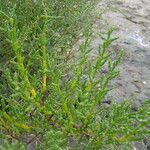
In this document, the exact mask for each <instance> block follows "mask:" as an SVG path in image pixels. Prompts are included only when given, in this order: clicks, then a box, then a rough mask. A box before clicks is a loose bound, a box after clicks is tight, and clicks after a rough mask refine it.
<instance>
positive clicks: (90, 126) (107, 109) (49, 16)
mask: <svg viewBox="0 0 150 150" xmlns="http://www.w3.org/2000/svg"><path fill="white" fill-rule="evenodd" d="M67 2H68V1H67V0H65V1H62V2H59V1H51V2H48V1H46V0H45V1H26V2H25V1H22V3H23V5H25V6H26V7H25V6H23V5H22V3H19V2H17V1H14V3H16V6H15V5H14V6H13V7H11V6H10V7H11V9H10V8H8V9H9V11H10V12H7V10H5V9H6V8H5V7H3V8H1V10H0V18H1V19H2V21H3V22H1V23H0V25H1V27H0V34H2V35H3V36H4V37H5V38H4V39H3V40H4V41H3V42H6V43H7V44H8V47H9V48H10V51H11V53H12V56H9V60H8V61H7V62H6V63H4V65H3V66H2V74H1V79H0V80H1V83H0V88H1V89H0V90H1V95H0V98H1V110H0V129H1V131H2V134H1V137H2V139H4V141H3V144H2V149H15V148H17V149H25V147H26V146H27V145H29V144H30V143H32V142H33V141H36V144H35V145H34V147H35V148H36V149H40V150H42V149H50V150H55V149H89V150H91V149H95V150H96V149H115V148H116V147H119V146H120V145H124V146H125V147H127V148H128V147H130V145H131V142H132V141H136V140H141V139H143V138H144V137H145V136H146V135H147V134H149V131H148V130H147V126H148V124H149V122H148V118H149V112H150V110H149V101H148V102H146V103H145V104H143V106H142V107H141V108H139V110H138V111H137V112H133V111H132V105H131V104H130V103H129V102H127V101H125V102H123V103H121V104H117V103H115V102H112V103H111V104H109V105H105V104H104V100H105V98H106V97H107V93H108V92H109V91H110V90H111V87H110V81H111V80H113V79H114V78H116V77H117V76H118V75H119V71H118V69H117V66H118V65H119V63H120V61H121V58H122V56H123V51H122V50H121V51H120V52H119V53H118V54H116V55H115V54H114V53H113V52H110V51H108V49H109V47H110V45H111V44H112V42H114V41H115V40H117V38H115V37H113V35H112V33H113V29H110V30H109V31H108V33H106V34H103V35H100V37H101V38H100V41H101V43H102V44H101V45H100V46H99V49H98V55H97V57H95V58H94V60H91V59H90V54H91V53H92V51H94V50H93V49H92V48H91V47H90V41H91V37H92V33H91V30H90V28H88V27H89V26H90V23H89V24H88V23H87V25H86V28H85V29H84V30H83V35H84V36H83V42H82V44H81V45H80V47H79V49H78V50H77V51H75V52H74V53H76V54H74V57H72V58H70V59H71V60H70V59H69V58H68V55H69V54H68V48H70V49H71V47H73V43H74V42H75V41H76V40H77V37H76V36H77V33H76V31H75V30H73V28H74V27H77V28H76V29H78V30H77V31H78V32H79V31H80V29H81V26H80V21H79V20H81V19H82V17H83V18H84V17H85V18H86V16H84V15H83V16H82V15H81V14H82V13H81V14H80V13H79V14H78V13H77V12H76V9H75V10H74V8H75V7H76V5H78V1H72V2H73V4H70V3H67ZM84 2H85V1H84V0H83V1H80V4H81V6H80V7H81V10H80V11H83V8H86V7H87V4H85V5H83V4H84ZM88 2H90V1H88ZM1 4H2V1H1ZM50 4H53V5H52V8H53V9H52V10H51V8H50V6H51V5H50ZM10 5H13V3H12V2H10ZM62 5H63V6H62ZM70 5H71V7H69V6H70ZM2 6H6V3H5V2H4V1H3V5H2ZM2 6H1V7H2ZM17 6H18V7H17ZM73 6H74V7H73ZM34 7H36V8H39V10H40V11H38V10H37V12H36V10H35V9H34ZM72 7H73V10H72V9H71V8H72ZM4 8H5V9H4ZM21 9H23V10H24V11H25V12H26V11H27V10H30V11H31V12H29V15H28V14H25V15H23V16H21V15H20V13H21V12H22V11H21ZM49 9H50V10H49ZM77 9H79V8H77ZM70 11H71V13H70V14H69V12H70ZM72 14H74V15H73V18H71V15H72ZM69 15H70V16H69ZM79 16H80V18H78V17H79ZM30 17H31V18H32V19H31V18H30ZM76 17H77V18H76ZM62 18H63V19H64V20H65V21H64V20H62ZM76 19H77V20H76ZM20 20H21V21H22V22H21V21H20ZM25 21H29V22H27V24H25ZM75 23H76V25H75V26H73V25H74V24H75ZM78 25H79V28H78ZM70 38H71V39H70ZM69 42H70V43H69ZM8 47H7V48H8ZM7 50H8V49H7ZM112 56H113V57H112ZM30 136H32V137H33V138H31V139H30V140H28V139H29V137H30ZM72 141H73V142H72ZM11 142H12V144H10V143H11Z"/></svg>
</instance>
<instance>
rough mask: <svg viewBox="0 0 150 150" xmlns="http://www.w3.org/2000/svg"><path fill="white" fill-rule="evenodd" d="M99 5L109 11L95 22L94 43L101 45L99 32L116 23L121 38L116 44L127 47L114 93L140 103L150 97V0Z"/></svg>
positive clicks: (117, 47) (117, 97) (116, 0)
mask: <svg viewBox="0 0 150 150" xmlns="http://www.w3.org/2000/svg"><path fill="white" fill-rule="evenodd" d="M98 9H99V10H100V11H101V10H102V9H104V10H106V13H104V14H103V15H102V18H101V16H100V17H99V18H100V19H97V21H96V22H95V24H94V25H93V32H94V33H95V38H94V39H93V41H92V47H94V49H97V47H98V45H99V41H100V38H99V37H98V36H97V35H96V34H97V33H99V32H101V31H102V30H107V29H108V28H110V27H116V29H117V30H116V31H115V33H114V35H115V36H118V37H119V40H118V41H117V42H116V44H114V45H113V46H112V48H113V50H115V51H118V50H120V49H124V51H125V56H124V59H123V61H122V63H121V65H120V66H119V69H120V77H119V78H117V79H116V80H115V81H114V82H113V83H112V84H113V86H114V90H112V91H111V93H110V97H111V99H114V100H117V101H119V102H120V101H122V100H123V99H126V98H132V99H135V103H136V105H137V106H138V105H139V104H141V103H142V102H143V101H144V100H147V99H150V0H113V1H111V0H110V1H109V0H108V1H107V2H106V0H103V1H102V2H100V3H99V5H98ZM96 53H97V52H96V51H95V54H94V53H93V56H94V55H96Z"/></svg>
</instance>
